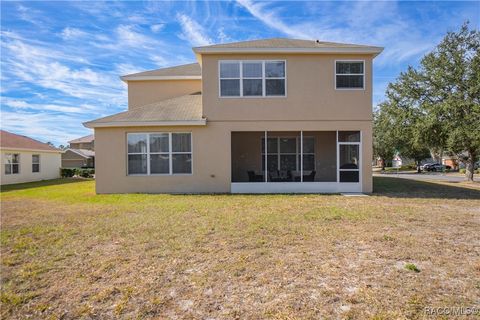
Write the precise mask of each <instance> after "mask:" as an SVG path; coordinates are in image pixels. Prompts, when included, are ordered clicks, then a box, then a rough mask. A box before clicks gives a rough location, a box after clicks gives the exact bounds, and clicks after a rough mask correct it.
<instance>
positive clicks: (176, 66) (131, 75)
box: [121, 62, 200, 77]
mask: <svg viewBox="0 0 480 320" xmlns="http://www.w3.org/2000/svg"><path fill="white" fill-rule="evenodd" d="M193 65H198V66H200V64H199V63H198V62H191V63H185V64H179V65H175V66H169V67H163V68H157V69H151V70H145V71H139V72H135V73H129V74H126V75H123V76H121V77H133V76H137V75H141V74H144V73H145V72H155V71H161V70H170V69H175V68H180V67H187V66H193Z"/></svg>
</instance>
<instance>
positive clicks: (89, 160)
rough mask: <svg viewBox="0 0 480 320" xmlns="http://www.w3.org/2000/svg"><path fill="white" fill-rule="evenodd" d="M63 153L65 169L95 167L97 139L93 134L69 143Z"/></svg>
mask: <svg viewBox="0 0 480 320" xmlns="http://www.w3.org/2000/svg"><path fill="white" fill-rule="evenodd" d="M68 143H69V148H68V149H66V150H65V151H64V152H63V153H62V167H63V168H93V167H95V151H94V150H95V137H94V135H93V134H91V135H88V136H85V137H81V138H78V139H75V140H72V141H69V142H68Z"/></svg>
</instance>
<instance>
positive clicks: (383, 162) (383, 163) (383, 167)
mask: <svg viewBox="0 0 480 320" xmlns="http://www.w3.org/2000/svg"><path fill="white" fill-rule="evenodd" d="M380 161H381V162H382V171H385V159H380Z"/></svg>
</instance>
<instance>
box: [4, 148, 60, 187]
mask: <svg viewBox="0 0 480 320" xmlns="http://www.w3.org/2000/svg"><path fill="white" fill-rule="evenodd" d="M0 153H1V164H2V167H1V169H0V171H1V184H2V185H5V184H13V183H22V182H30V181H39V180H48V179H56V178H59V177H60V165H61V154H60V152H40V151H19V150H8V149H2V150H1V152H0ZM6 153H18V154H20V173H19V174H7V175H6V174H5V165H4V164H5V154H6ZM32 154H39V155H40V172H32Z"/></svg>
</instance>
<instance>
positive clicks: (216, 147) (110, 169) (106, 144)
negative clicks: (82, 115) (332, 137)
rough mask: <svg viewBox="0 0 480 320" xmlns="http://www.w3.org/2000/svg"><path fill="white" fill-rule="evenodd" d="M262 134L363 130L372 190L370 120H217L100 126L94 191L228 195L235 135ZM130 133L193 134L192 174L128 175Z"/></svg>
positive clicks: (365, 180) (366, 182)
mask: <svg viewBox="0 0 480 320" xmlns="http://www.w3.org/2000/svg"><path fill="white" fill-rule="evenodd" d="M264 130H268V131H300V130H304V131H332V130H360V131H362V136H363V146H362V170H363V172H362V188H363V192H371V191H372V172H371V159H372V139H371V137H372V124H371V121H237V122H223V121H217V122H208V123H207V126H198V127H163V128H162V127H135V128H97V129H95V143H96V154H95V158H96V163H95V166H96V191H97V192H98V193H129V192H146V193H161V192H167V193H190V192H192V193H211V192H230V186H231V172H232V170H231V149H230V147H231V132H232V131H264ZM127 132H191V133H192V141H193V147H192V150H193V174H191V175H177V176H175V175H172V176H128V175H127V152H126V144H127V143H126V135H127Z"/></svg>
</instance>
